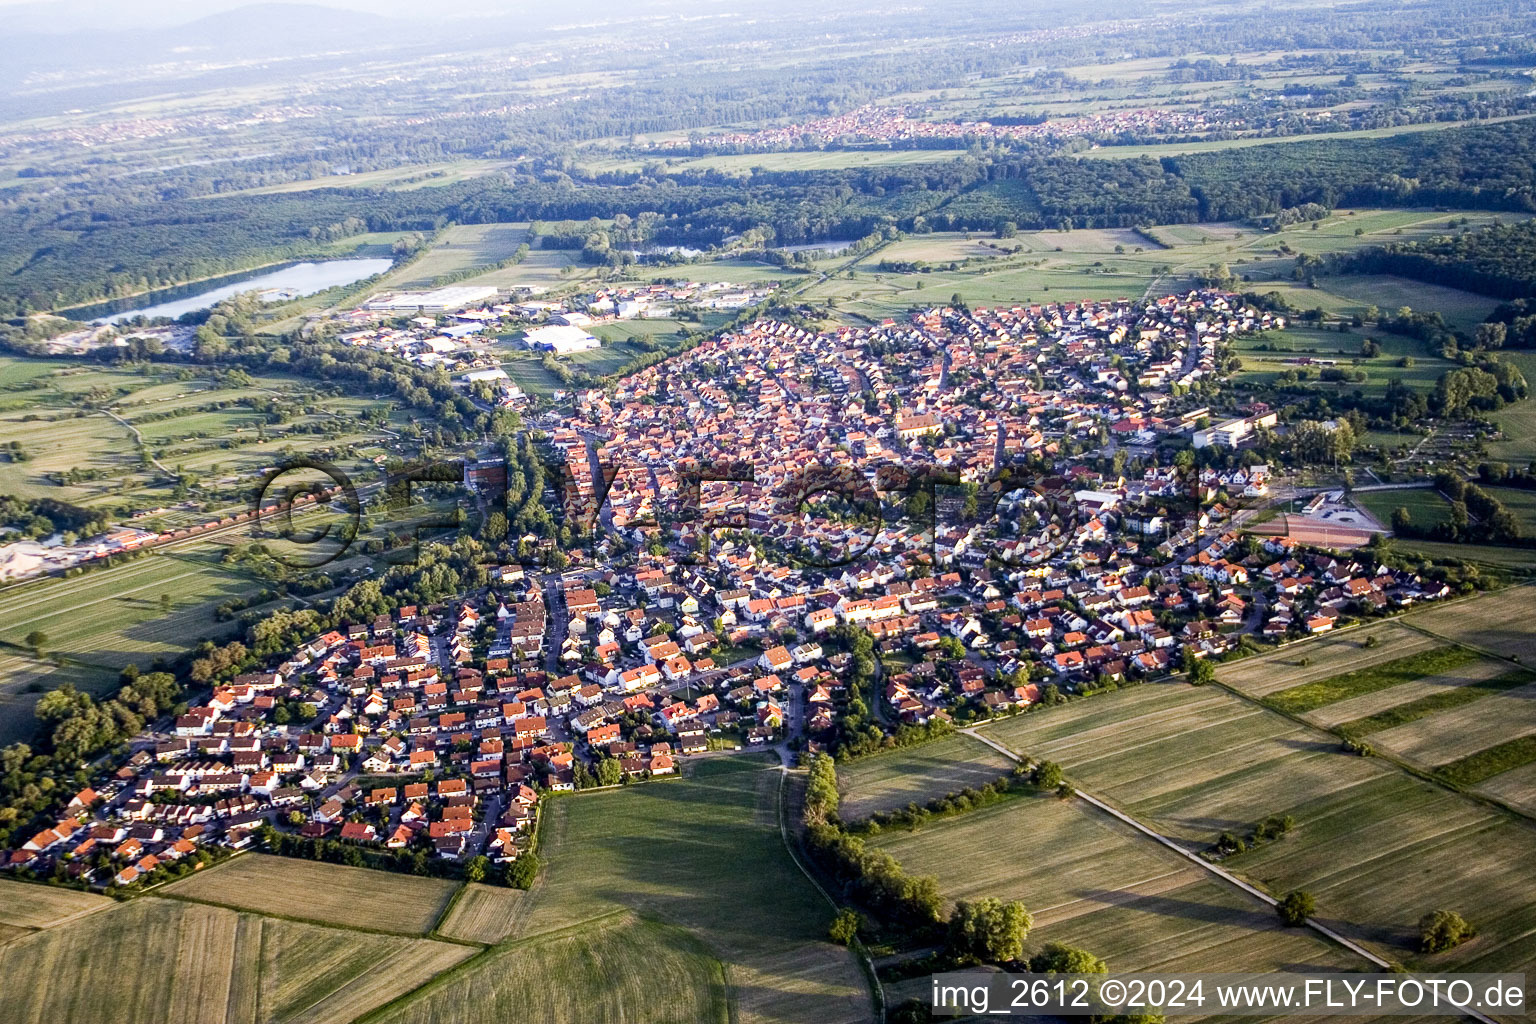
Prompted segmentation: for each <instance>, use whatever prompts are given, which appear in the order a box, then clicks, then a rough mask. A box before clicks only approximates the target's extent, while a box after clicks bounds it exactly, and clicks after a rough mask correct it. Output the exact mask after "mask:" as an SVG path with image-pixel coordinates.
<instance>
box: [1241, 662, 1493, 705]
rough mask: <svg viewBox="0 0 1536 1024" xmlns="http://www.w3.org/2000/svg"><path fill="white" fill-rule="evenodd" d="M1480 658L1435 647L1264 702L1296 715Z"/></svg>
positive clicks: (1297, 688) (1272, 696) (1293, 689)
mask: <svg viewBox="0 0 1536 1024" xmlns="http://www.w3.org/2000/svg"><path fill="white" fill-rule="evenodd" d="M1479 657H1481V656H1480V655H1479V654H1478V653H1477V652H1475V651H1469V650H1467V649H1466V648H1465V647H1438V648H1435V649H1433V650H1429V651H1421V652H1419V653H1418V654H1410V655H1408V656H1406V657H1402V658H1397V659H1394V660H1392V661H1389V662H1386V663H1385V664H1381V665H1373V666H1371V667H1370V668H1363V669H1358V670H1356V671H1354V672H1346V673H1343V674H1341V675H1337V676H1331V677H1329V678H1328V679H1321V680H1318V681H1317V682H1313V683H1303V684H1301V685H1300V686H1293V687H1290V688H1288V689H1284V690H1281V691H1279V692H1278V693H1272V694H1270V695H1269V696H1267V697H1265V698H1264V700H1265V703H1267V704H1269V706H1270V707H1273V708H1275V709H1276V710H1278V711H1285V712H1288V713H1290V714H1293V715H1299V714H1303V713H1305V712H1308V711H1315V710H1316V709H1318V708H1320V707H1322V706H1323V705H1325V704H1332V703H1333V702H1334V701H1338V700H1346V699H1348V698H1350V697H1358V696H1360V695H1362V694H1366V693H1373V692H1375V691H1377V690H1385V689H1387V688H1388V687H1391V686H1397V685H1399V684H1401V683H1411V682H1413V681H1414V680H1415V679H1418V678H1419V677H1421V676H1431V675H1436V674H1437V673H1441V672H1447V671H1450V670H1451V669H1454V668H1457V667H1459V666H1461V665H1466V664H1468V663H1470V662H1473V661H1477V660H1478V659H1479Z"/></svg>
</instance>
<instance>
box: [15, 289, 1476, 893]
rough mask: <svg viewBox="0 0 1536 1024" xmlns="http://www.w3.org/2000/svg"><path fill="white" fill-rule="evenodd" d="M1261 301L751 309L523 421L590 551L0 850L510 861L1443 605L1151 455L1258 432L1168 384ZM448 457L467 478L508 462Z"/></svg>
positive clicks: (1254, 420) (1256, 425)
mask: <svg viewBox="0 0 1536 1024" xmlns="http://www.w3.org/2000/svg"><path fill="white" fill-rule="evenodd" d="M540 312H542V313H546V314H547V310H541V311H540ZM573 319H574V320H575V322H573V323H565V324H560V325H558V326H561V327H567V328H572V329H577V328H579V325H580V319H579V318H574V317H573ZM1284 326H1285V325H1284V321H1283V319H1282V318H1277V317H1274V316H1272V315H1270V314H1268V313H1262V312H1258V311H1255V310H1253V309H1250V308H1246V307H1244V306H1242V305H1241V304H1240V303H1238V302H1235V301H1234V298H1233V297H1232V296H1230V295H1227V294H1223V293H1217V292H1201V293H1191V294H1189V295H1184V296H1168V297H1165V298H1163V299H1159V300H1157V301H1153V302H1146V303H1129V302H1121V303H1108V304H1096V303H1065V304H1062V305H1059V306H1038V305H1035V306H1028V307H1014V308H1009V309H993V310H988V309H974V310H966V309H963V308H950V307H946V308H941V309H933V310H929V311H925V312H922V313H919V314H916V315H914V316H913V318H912V319H911V320H910V321H909V322H906V323H895V322H889V323H886V324H883V325H879V326H877V327H871V328H842V329H837V330H832V331H813V330H808V329H806V328H802V327H797V326H794V325H792V324H789V323H786V322H782V321H767V320H764V321H756V322H753V323H750V324H748V325H747V326H746V327H744V328H743V329H741V330H738V331H734V332H727V333H725V334H723V335H721V336H720V337H718V338H716V339H714V340H712V341H709V342H706V343H704V344H702V345H699V346H698V347H696V348H694V349H692V350H691V351H689V352H687V353H685V354H684V355H681V356H678V357H674V358H673V359H670V360H667V361H664V362H662V363H658V364H656V365H655V366H653V367H649V368H647V369H645V370H643V371H641V372H639V373H636V374H634V375H632V376H631V377H629V378H626V379H625V380H624V381H622V382H621V383H620V384H619V385H618V386H617V387H615V388H613V389H612V390H611V391H603V390H589V391H585V392H581V393H579V394H577V395H575V396H574V399H575V402H576V409H577V413H578V416H577V419H576V420H575V421H574V422H573V423H569V424H566V425H561V426H557V427H555V428H554V429H552V430H551V431H550V432H549V433H548V434H547V442H546V447H547V449H548V451H549V452H550V453H551V456H552V457H553V458H557V459H563V460H564V461H563V469H564V474H563V475H564V479H565V484H564V487H563V492H564V493H563V494H562V495H561V502H560V503H561V504H563V505H564V506H565V509H564V511H565V512H566V513H567V515H570V516H573V517H574V516H577V515H580V514H582V513H583V512H585V514H586V515H587V516H588V518H589V520H591V522H590V526H591V527H592V528H597V527H599V526H600V529H597V533H598V535H599V536H598V539H597V540H596V541H595V543H594V545H593V549H592V552H591V553H590V554H588V553H587V552H584V551H582V550H580V549H577V550H574V551H572V552H571V554H572V556H573V559H574V564H573V565H572V566H571V567H568V568H566V569H564V570H563V571H561V570H557V569H554V568H551V567H548V566H546V565H542V564H537V563H536V564H529V565H517V564H514V565H503V566H500V567H497V568H494V569H492V570H491V573H490V577H489V581H488V584H487V585H486V586H484V587H483V588H479V589H477V590H476V591H475V592H473V593H466V594H463V595H461V596H460V597H458V598H457V599H455V600H451V601H445V602H440V603H435V604H432V605H429V606H424V607H420V606H417V605H401V606H399V607H396V608H394V609H393V610H392V611H391V612H390V613H388V614H382V615H379V616H377V617H375V618H373V619H372V620H370V621H354V622H343V623H338V624H337V625H336V627H335V628H332V629H328V630H326V631H324V632H323V633H320V634H318V635H315V636H312V637H309V638H307V639H306V640H305V641H304V642H302V643H300V644H298V645H297V646H295V647H293V648H292V649H290V650H288V651H286V653H285V654H284V655H283V656H281V657H274V658H272V659H270V662H271V663H270V664H267V665H264V666H262V667H261V668H260V670H258V671H243V672H234V671H232V670H230V671H225V672H224V673H222V675H223V676H224V678H214V679H212V680H211V689H210V690H209V691H208V692H206V693H205V694H203V695H202V696H201V697H200V698H199V699H197V700H196V701H195V702H192V703H190V705H189V706H188V707H187V709H186V710H185V712H184V713H182V714H179V715H177V716H176V717H175V719H174V722H173V723H171V725H170V728H169V729H168V730H167V731H166V732H165V733H158V732H152V731H151V732H146V733H144V734H142V735H140V736H139V737H136V738H135V739H134V740H133V742H132V743H131V744H130V745H129V746H130V750H131V753H130V755H129V756H128V757H127V758H126V759H125V761H124V762H123V763H121V764H120V765H118V766H116V767H114V768H113V770H112V771H111V772H110V774H109V775H108V776H107V777H105V778H104V779H102V780H101V781H99V782H97V783H95V784H94V788H90V789H85V790H82V791H81V792H80V793H79V794H78V795H77V796H76V798H75V799H74V800H73V801H72V802H71V804H70V810H71V812H74V813H75V816H74V817H67V818H64V819H61V820H59V821H58V822H57V823H56V824H55V825H54V826H53V827H51V828H49V829H46V830H44V831H43V832H40V833H38V834H36V835H33V836H31V837H29V838H27V839H26V841H25V842H23V843H22V844H21V845H20V847H19V848H18V849H16V850H14V851H13V852H12V853H11V854H10V855H9V859H8V864H9V866H10V867H12V868H16V869H25V870H27V871H30V872H45V873H46V872H49V871H53V870H56V868H55V866H56V865H57V866H58V867H59V868H62V870H63V871H64V872H65V874H66V875H67V876H70V877H75V878H78V879H80V880H82V881H86V882H90V883H92V884H96V885H103V886H133V885H136V884H142V883H143V881H145V880H152V879H154V878H156V877H159V876H157V875H156V873H155V872H156V869H157V868H161V867H162V866H163V865H167V864H171V863H174V862H175V861H176V860H177V859H178V858H180V857H183V856H186V855H187V854H188V853H190V852H192V851H194V850H196V849H198V848H199V847H200V846H207V847H209V848H216V849H221V850H242V849H246V848H249V847H250V846H251V845H252V844H253V843H255V842H257V841H260V842H261V843H262V845H263V846H265V847H266V848H268V849H284V850H291V851H294V852H299V851H302V850H314V849H316V846H317V844H326V843H336V844H339V845H337V846H334V847H331V849H333V850H334V851H343V852H342V853H338V854H337V855H344V851H345V850H348V849H351V850H354V851H358V850H370V851H375V855H374V856H373V858H372V859H369V860H366V861H363V860H357V857H358V856H360V855H354V857H353V859H354V861H355V862H358V863H367V864H369V865H371V866H392V867H396V868H397V869H401V870H411V869H415V870H418V871H435V870H445V871H450V872H451V871H453V870H456V869H457V868H458V867H459V866H461V865H463V864H465V863H468V862H470V861H478V862H480V863H483V864H489V865H493V866H500V867H501V868H503V869H510V867H511V866H512V865H514V864H515V863H516V861H517V859H518V857H519V854H520V852H521V851H523V850H525V849H526V848H527V845H528V843H529V841H530V837H531V835H532V832H533V830H534V828H535V827H536V823H537V820H538V814H539V805H540V801H541V799H542V798H543V796H544V795H545V794H549V793H559V792H568V791H572V790H576V789H586V788H591V787H595V786H612V785H622V784H630V783H632V782H638V781H644V780H648V779H656V778H661V777H666V776H669V775H672V774H673V773H675V772H677V771H678V765H679V762H680V759H685V758H707V757H709V756H711V755H712V754H714V753H716V752H720V751H727V750H742V749H751V748H761V749H765V750H774V751H777V752H779V754H780V756H781V757H783V758H784V759H786V760H789V759H792V758H795V757H799V756H805V755H810V754H815V753H818V752H829V753H833V754H837V753H839V752H840V751H842V750H844V749H845V748H847V747H848V746H849V744H850V743H853V742H856V741H857V737H858V735H859V732H860V730H861V729H862V728H864V727H866V726H867V725H868V724H869V723H871V722H873V723H877V728H878V729H879V730H880V731H882V732H885V733H886V734H887V735H890V734H892V733H896V732H899V731H900V730H902V729H934V728H939V729H943V728H951V727H953V726H954V725H956V724H960V725H964V724H968V723H972V722H975V721H979V720H984V719H986V718H989V717H995V716H1000V715H1012V714H1018V713H1021V712H1024V711H1027V710H1029V709H1030V708H1032V707H1034V706H1036V705H1041V704H1045V705H1049V704H1051V703H1054V702H1057V701H1060V700H1063V699H1068V698H1070V697H1072V696H1076V695H1081V694H1084V693H1090V692H1094V691H1096V690H1102V689H1104V688H1112V687H1116V686H1120V685H1126V684H1129V683H1134V682H1138V681H1141V680H1147V679H1156V678H1159V677H1163V676H1167V675H1169V674H1170V673H1174V672H1179V671H1186V672H1190V671H1194V668H1195V666H1197V665H1198V664H1199V663H1200V662H1202V661H1205V660H1207V659H1209V660H1211V661H1214V660H1216V659H1219V658H1222V657H1223V656H1226V655H1228V654H1229V653H1232V652H1235V651H1237V650H1239V648H1240V646H1241V645H1245V644H1246V645H1248V648H1249V649H1257V646H1258V645H1261V644H1267V643H1273V642H1278V641H1284V640H1287V639H1294V638H1297V637H1303V636H1308V635H1313V634H1317V633H1322V632H1328V631H1330V630H1332V629H1333V628H1334V627H1335V626H1336V625H1338V624H1340V623H1342V622H1345V621H1350V620H1358V619H1361V618H1366V617H1371V616H1374V615H1377V614H1379V613H1382V612H1388V611H1393V610H1399V609H1402V608H1405V607H1408V606H1411V605H1414V604H1417V603H1420V602H1424V601H1431V600H1435V599H1437V598H1442V597H1445V596H1448V595H1449V594H1450V593H1451V592H1452V591H1451V588H1450V587H1449V586H1448V585H1447V584H1445V583H1444V582H1438V581H1432V580H1428V579H1423V578H1421V577H1419V576H1418V575H1416V574H1413V573H1409V572H1405V571H1401V570H1396V569H1393V568H1390V567H1388V566H1386V565H1382V564H1379V563H1378V562H1377V561H1376V560H1375V559H1374V558H1373V557H1372V556H1371V554H1370V549H1369V548H1360V549H1359V550H1358V553H1357V555H1356V556H1355V557H1349V556H1337V555H1334V554H1329V553H1325V552H1323V551H1321V550H1318V549H1315V548H1310V547H1308V546H1307V545H1306V544H1304V543H1300V542H1298V541H1297V540H1296V539H1295V538H1293V537H1290V536H1287V535H1278V536H1270V537H1263V536H1258V535H1251V534H1245V533H1241V532H1240V531H1239V530H1238V529H1237V528H1236V524H1237V523H1238V522H1239V520H1240V517H1242V516H1243V515H1244V510H1243V508H1242V505H1243V504H1244V503H1245V501H1246V502H1247V503H1248V505H1249V506H1250V507H1251V506H1252V505H1253V504H1254V500H1256V499H1263V498H1266V497H1267V496H1269V494H1270V487H1271V483H1272V478H1271V473H1270V469H1269V467H1268V466H1267V465H1264V464H1262V463H1257V462H1254V461H1252V460H1251V459H1247V460H1244V459H1241V458H1236V459H1235V460H1232V461H1230V462H1229V464H1227V465H1226V467H1225V468H1222V467H1221V466H1218V465H1207V466H1206V467H1205V468H1199V469H1196V468H1193V466H1192V464H1190V463H1186V464H1183V465H1179V464H1167V465H1164V464H1161V463H1160V462H1159V460H1158V457H1157V453H1158V447H1157V442H1158V441H1159V440H1160V439H1165V438H1170V437H1174V438H1183V439H1185V440H1188V439H1190V438H1193V445H1194V446H1195V447H1201V446H1205V447H1214V448H1215V449H1218V450H1222V451H1225V452H1226V453H1227V455H1228V457H1229V458H1231V457H1234V456H1241V455H1242V454H1243V452H1242V450H1241V449H1240V447H1239V446H1240V445H1241V444H1242V443H1243V441H1244V440H1245V439H1247V438H1249V437H1250V436H1251V434H1252V433H1253V431H1254V430H1255V429H1268V428H1269V427H1270V426H1272V425H1273V424H1274V417H1273V415H1272V414H1270V413H1269V412H1268V410H1266V409H1264V408H1250V409H1248V410H1247V411H1246V412H1245V413H1244V414H1243V415H1241V416H1238V417H1237V418H1235V419H1229V420H1227V421H1224V422H1223V423H1221V424H1219V425H1217V426H1208V425H1207V424H1209V423H1210V422H1211V411H1210V409H1209V408H1208V407H1207V406H1205V405H1199V404H1196V403H1197V402H1198V400H1199V399H1198V393H1199V391H1200V382H1201V381H1203V380H1210V379H1212V378H1214V377H1216V376H1218V375H1219V372H1220V371H1219V366H1220V362H1221V359H1222V356H1223V352H1224V347H1225V345H1226V344H1228V342H1229V341H1230V339H1231V338H1233V337H1234V336H1237V335H1239V334H1242V333H1244V332H1251V331H1260V330H1281V329H1283V328H1284ZM691 382H697V384H693V383H691ZM1186 450H1187V449H1186ZM1090 464H1091V465H1090ZM726 465H729V466H731V467H732V472H731V473H710V472H709V471H708V469H707V468H708V467H719V466H726ZM1095 467H1102V468H1095ZM1010 468H1018V469H1021V470H1022V469H1027V468H1032V469H1033V471H1032V472H1030V473H1029V474H1028V475H1027V476H1026V475H1021V476H1019V477H1017V478H1011V477H1010V476H1009V475H1008V473H1007V472H1006V471H1007V470H1009V469H1010ZM498 469H500V470H501V475H500V477H498V475H497V471H498ZM818 469H826V470H829V471H830V470H836V469H842V470H845V471H846V472H845V473H844V475H842V476H836V475H835V474H834V475H832V476H831V477H828V476H825V475H818V473H817V472H815V470H818ZM464 475H465V489H466V493H467V494H469V495H471V496H474V495H477V494H478V495H480V496H482V497H484V496H485V495H486V494H487V493H491V494H494V486H493V485H494V483H495V482H496V481H498V480H499V479H504V477H505V472H504V467H503V466H501V464H500V463H498V462H496V461H494V460H491V461H481V462H478V463H471V464H468V465H467V466H466V468H465V470H464ZM936 479H942V480H945V481H952V483H949V484H943V485H941V484H935V483H934V482H933V481H934V480H936ZM596 481H602V482H604V483H606V484H607V489H606V491H604V492H602V493H599V490H598V487H597V484H596ZM1005 486H1006V488H1007V489H1006V490H1004V487H1005ZM989 487H990V492H991V493H988V489H989ZM877 488H884V489H883V490H879V489H877ZM941 490H942V492H943V493H942V495H941V493H940V492H941ZM864 492H867V494H868V495H873V496H874V497H873V501H872V504H871V505H866V506H865V507H864V511H863V513H860V511H859V507H860V501H861V499H862V498H863V497H864V496H865V493H864ZM786 495H788V499H787V500H786ZM978 499H982V501H985V502H986V505H985V507H983V506H982V503H981V501H979V500H978ZM914 506H917V507H914ZM925 512H926V515H925ZM213 675H214V676H216V677H217V676H220V675H221V673H219V672H217V671H215V672H214V673H213ZM284 837H286V838H284ZM284 844H286V845H284ZM386 856H387V858H388V859H383V858H384V857H386ZM438 865H441V866H440V867H439V866H438ZM484 870H485V869H484V868H481V869H478V871H479V872H481V873H483V871H484ZM163 873H164V872H163V871H162V872H161V874H163ZM507 877H509V878H510V877H511V874H510V872H509V873H508V875H507Z"/></svg>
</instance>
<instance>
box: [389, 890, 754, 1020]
mask: <svg viewBox="0 0 1536 1024" xmlns="http://www.w3.org/2000/svg"><path fill="white" fill-rule="evenodd" d="M471 1018H481V1019H486V1020H504V1021H514V1020H517V1021H540V1022H548V1024H588V1022H590V1021H599V1020H622V1021H626V1022H629V1021H633V1022H637V1024H642V1022H644V1024H650V1022H654V1024H695V1022H697V1024H709V1022H718V1024H727V1022H729V1021H732V1020H734V1019H735V1018H734V1017H733V1015H732V1013H731V1000H730V987H729V980H728V978H727V974H726V968H725V965H724V964H722V963H721V962H720V961H719V960H718V959H716V958H715V957H714V956H713V955H711V953H710V951H709V950H708V949H707V948H706V947H705V946H704V945H703V944H702V943H700V942H699V941H698V940H696V939H694V938H692V937H691V936H690V935H689V934H688V933H687V932H685V931H684V930H683V929H681V928H675V927H671V926H669V925H665V924H662V923H660V922H658V921H648V920H644V919H642V918H639V917H636V916H635V915H632V914H611V915H609V916H606V917H602V918H598V919H596V920H592V921H587V922H584V923H582V924H579V925H576V926H574V927H571V928H567V929H562V930H560V931H557V932H554V933H550V934H546V935H543V936H536V937H534V938H530V939H527V940H524V941H522V942H517V943H513V944H511V945H509V946H506V947H504V948H501V949H497V950H496V951H495V952H493V953H491V954H489V955H488V956H485V957H481V958H480V959H478V960H476V961H475V962H474V963H473V964H470V965H467V966H466V967H465V968H464V969H463V970H460V971H456V972H454V973H452V974H450V975H448V976H447V977H445V978H444V979H442V981H441V983H439V984H436V985H433V986H431V987H430V989H429V990H428V991H427V992H426V993H425V994H423V995H421V996H419V997H415V998H411V999H407V1000H404V1001H402V1002H401V1003H400V1005H398V1006H396V1007H394V1008H392V1009H391V1010H390V1011H389V1012H386V1013H385V1014H383V1015H382V1016H380V1017H379V1018H378V1019H379V1020H381V1021H388V1022H391V1024H418V1022H419V1024H437V1022H439V1021H451V1020H467V1019H471Z"/></svg>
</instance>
